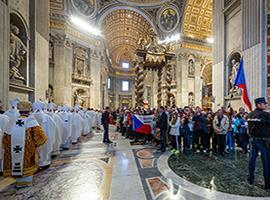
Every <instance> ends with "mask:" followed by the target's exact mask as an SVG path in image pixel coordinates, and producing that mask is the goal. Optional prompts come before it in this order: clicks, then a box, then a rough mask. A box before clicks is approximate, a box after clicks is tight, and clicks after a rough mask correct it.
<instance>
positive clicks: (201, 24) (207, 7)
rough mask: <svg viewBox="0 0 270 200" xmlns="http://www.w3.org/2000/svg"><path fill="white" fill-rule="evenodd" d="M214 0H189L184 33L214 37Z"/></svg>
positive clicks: (203, 37)
mask: <svg viewBox="0 0 270 200" xmlns="http://www.w3.org/2000/svg"><path fill="white" fill-rule="evenodd" d="M212 6H213V0H188V3H187V5H186V11H185V18H184V27H183V33H184V34H185V35H186V36H189V37H192V38H197V39H207V38H209V37H212Z"/></svg>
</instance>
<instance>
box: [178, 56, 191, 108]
mask: <svg viewBox="0 0 270 200" xmlns="http://www.w3.org/2000/svg"><path fill="white" fill-rule="evenodd" d="M180 58H181V60H180V63H181V77H180V78H181V79H182V84H181V106H182V107H183V106H187V105H188V93H189V92H190V91H189V89H190V86H189V79H188V55H187V54H186V53H184V54H182V55H181V57H180ZM191 92H192V91H191Z"/></svg>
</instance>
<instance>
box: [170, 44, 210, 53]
mask: <svg viewBox="0 0 270 200" xmlns="http://www.w3.org/2000/svg"><path fill="white" fill-rule="evenodd" d="M181 48H186V49H193V50H198V51H206V52H212V47H209V46H204V45H199V44H194V43H189V42H182V43H180V44H177V45H174V46H173V47H172V49H173V50H174V51H176V50H179V49H181Z"/></svg>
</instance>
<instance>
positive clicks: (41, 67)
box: [35, 32, 49, 100]
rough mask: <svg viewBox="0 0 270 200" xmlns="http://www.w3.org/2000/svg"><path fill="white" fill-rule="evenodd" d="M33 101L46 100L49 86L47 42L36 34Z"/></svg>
mask: <svg viewBox="0 0 270 200" xmlns="http://www.w3.org/2000/svg"><path fill="white" fill-rule="evenodd" d="M35 58H36V60H35V76H36V77H35V99H43V100H45V99H46V90H48V86H49V42H48V40H46V39H45V38H44V37H42V35H40V34H39V33H38V32H36V55H35Z"/></svg>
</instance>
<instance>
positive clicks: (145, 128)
mask: <svg viewBox="0 0 270 200" xmlns="http://www.w3.org/2000/svg"><path fill="white" fill-rule="evenodd" d="M153 119H154V115H133V117H132V120H133V130H134V131H136V132H138V133H142V134H152V131H153V128H152V127H153Z"/></svg>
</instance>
